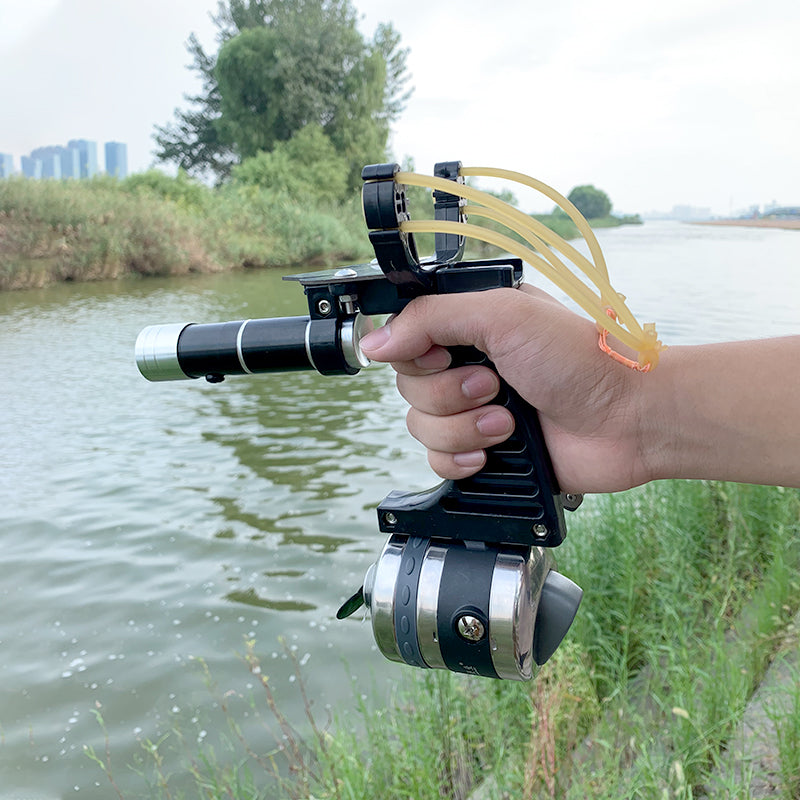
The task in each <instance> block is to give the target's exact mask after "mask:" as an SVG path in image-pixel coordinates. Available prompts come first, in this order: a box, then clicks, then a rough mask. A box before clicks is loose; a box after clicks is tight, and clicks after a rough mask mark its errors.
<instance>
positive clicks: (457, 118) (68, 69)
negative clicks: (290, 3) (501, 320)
mask: <svg viewBox="0 0 800 800" xmlns="http://www.w3.org/2000/svg"><path fill="white" fill-rule="evenodd" d="M354 5H355V6H356V8H357V9H358V10H359V12H360V13H361V14H362V15H363V19H362V23H361V26H362V30H363V32H364V33H365V34H367V35H370V36H371V35H372V33H373V32H374V30H375V27H376V25H377V24H378V23H379V22H382V21H389V22H392V23H393V24H394V26H395V28H396V29H397V30H398V31H399V32H400V34H401V36H402V38H403V43H404V44H405V46H407V47H408V48H410V51H411V52H410V55H409V66H410V73H411V77H410V85H411V86H413V87H414V94H413V96H412V98H411V100H410V102H409V104H408V107H407V109H406V111H405V112H404V114H403V116H402V117H401V119H400V120H398V122H397V123H396V124H395V128H394V133H393V136H392V140H391V145H392V149H393V156H394V157H395V158H396V159H398V160H402V159H403V158H405V157H407V156H410V157H412V158H413V159H414V161H415V163H416V166H417V169H419V170H420V171H427V172H429V171H430V170H431V169H432V167H433V163H434V162H435V161H440V160H450V159H460V160H461V161H463V162H464V163H465V164H466V165H469V166H499V167H506V168H509V169H516V170H520V171H522V172H527V173H528V174H531V175H534V176H535V177H537V178H540V179H542V180H545V181H547V182H549V183H551V184H553V185H554V186H556V188H558V189H560V190H561V191H563V192H565V193H566V192H568V191H569V189H571V188H572V187H573V186H575V185H576V184H580V183H593V184H595V185H596V186H598V187H600V188H602V189H604V190H605V191H606V192H607V193H608V194H609V195H610V197H611V198H612V200H613V201H614V206H615V209H616V210H618V211H623V212H647V211H649V210H654V209H660V210H669V209H670V208H672V206H673V205H676V204H692V205H695V206H706V207H710V208H711V209H712V210H713V211H714V212H715V213H719V214H727V213H729V212H730V211H732V210H738V209H740V208H743V207H745V206H748V205H750V204H755V203H759V204H765V203H770V202H772V201H777V202H778V203H781V204H793V205H800V2H798V0H769V1H767V0H669V2H659V3H656V2H649V3H648V2H643V1H642V0H603V2H600V1H599V0H549V1H548V2H547V3H543V2H541V0H496V2H487V1H486V0H460V2H458V3H451V2H436V3H434V2H431V0H402V1H400V2H398V0H354ZM215 7H216V4H215V0H0V65H2V68H1V69H0V152H6V153H12V154H13V155H14V158H15V165H16V166H17V168H19V157H20V156H21V155H23V154H25V153H27V152H29V151H30V150H32V149H33V148H34V147H37V146H41V145H45V144H61V143H66V141H67V140H68V139H72V138H85V139H91V140H95V141H97V142H98V144H99V150H100V152H102V143H103V142H105V141H108V140H112V139H113V140H117V141H123V142H126V143H127V144H128V155H129V166H130V168H131V169H132V170H134V171H138V170H142V169H145V168H147V167H148V166H149V165H150V164H151V163H152V161H153V157H152V149H153V142H152V138H151V136H152V132H153V126H154V125H156V124H164V123H166V122H167V121H169V120H170V118H171V117H172V112H173V109H174V108H175V107H176V106H182V107H184V106H185V103H184V101H183V94H184V93H186V92H189V93H191V92H193V91H195V90H196V89H197V83H196V82H195V80H194V79H193V74H192V73H191V72H190V71H189V70H187V69H186V65H187V64H188V63H189V60H190V59H189V56H188V54H187V53H186V50H185V47H184V43H185V41H186V39H187V38H188V36H189V34H190V33H191V32H193V31H194V32H196V33H197V34H198V35H199V36H200V38H201V41H203V42H204V43H205V44H206V45H208V49H210V50H212V51H213V50H214V49H215V47H214V31H215V29H214V27H213V25H212V24H211V22H210V20H209V17H208V14H209V11H211V10H213V9H214V8H215ZM101 162H102V155H101ZM520 199H521V200H522V203H523V205H524V206H527V207H528V208H529V210H539V209H541V210H544V209H546V208H549V203H548V202H547V201H539V200H536V199H533V198H532V197H530V198H529V197H527V196H525V195H523V196H521V198H520Z"/></svg>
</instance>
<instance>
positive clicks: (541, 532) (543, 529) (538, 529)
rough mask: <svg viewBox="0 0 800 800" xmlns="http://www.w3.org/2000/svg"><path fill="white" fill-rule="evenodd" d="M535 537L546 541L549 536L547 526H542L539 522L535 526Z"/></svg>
mask: <svg viewBox="0 0 800 800" xmlns="http://www.w3.org/2000/svg"><path fill="white" fill-rule="evenodd" d="M533 535H534V536H536V537H537V538H538V539H544V538H545V536H547V525H542V523H541V522H537V523H536V525H534V526H533Z"/></svg>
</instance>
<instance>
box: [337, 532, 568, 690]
mask: <svg viewBox="0 0 800 800" xmlns="http://www.w3.org/2000/svg"><path fill="white" fill-rule="evenodd" d="M581 595H582V592H581V589H580V588H579V587H578V586H576V585H575V584H574V583H573V582H572V581H571V580H569V579H568V578H566V577H564V576H563V575H561V574H560V573H559V572H556V571H555V561H554V559H553V557H552V555H551V553H550V551H549V550H546V549H545V548H543V547H513V546H508V545H507V546H488V545H485V544H483V543H480V542H458V541H447V540H443V539H427V538H424V537H421V536H411V537H407V536H397V535H392V536H390V537H389V539H388V541H387V542H386V545H385V546H384V548H383V551H382V552H381V554H380V556H379V558H378V560H377V561H376V562H375V564H373V565H372V566H371V567H370V568H369V570H368V571H367V575H366V578H365V580H364V586H363V587H362V588H361V589H360V590H359V591H358V592H357V593H356V594H355V595H354V596H353V597H351V598H350V599H349V600H348V601H347V602H345V604H344V605H343V606H342V607H341V608H340V609H339V612H338V614H337V617H338V618H339V619H342V618H344V617H346V616H349V615H350V614H352V613H353V612H354V611H355V610H356V609H357V608H358V607H360V605H361V603H362V602H363V603H364V604H365V605H366V606H367V608H369V610H370V616H371V619H372V631H373V634H374V636H375V642H376V644H377V645H378V648H379V650H380V651H381V652H382V653H383V655H384V656H386V658H388V659H390V660H391V661H398V662H401V663H405V664H409V665H410V666H413V667H423V668H427V667H430V668H439V669H449V670H451V671H453V672H465V673H469V674H472V675H482V676H484V677H487V678H504V679H508V680H529V679H530V678H532V677H533V674H534V670H535V668H536V667H537V666H541V665H542V664H544V663H545V662H546V661H547V660H548V659H549V658H550V656H551V655H552V654H553V653H554V652H555V650H556V648H557V647H558V645H559V644H560V643H561V640H562V639H563V638H564V636H565V635H566V633H567V631H568V630H569V627H570V625H571V624H572V620H573V618H574V617H575V612H576V611H577V609H578V605H579V603H580V601H581Z"/></svg>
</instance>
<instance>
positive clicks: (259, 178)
mask: <svg viewBox="0 0 800 800" xmlns="http://www.w3.org/2000/svg"><path fill="white" fill-rule="evenodd" d="M347 173H348V165H347V162H346V161H345V159H344V158H343V157H342V156H340V155H338V154H337V153H336V151H335V149H334V147H333V144H332V142H331V140H330V139H329V138H328V137H327V136H326V135H325V134H324V133H323V131H322V128H321V127H320V126H319V125H316V124H312V125H306V127H305V128H301V129H300V130H299V131H298V132H297V133H296V134H295V135H294V136H292V138H291V139H289V140H288V141H286V142H278V143H277V144H276V145H275V148H274V149H273V150H272V151H271V152H264V151H262V152H260V153H258V155H256V156H253V157H252V158H247V159H245V160H244V161H243V162H242V163H241V164H237V165H236V166H235V167H234V168H233V182H234V183H235V184H240V185H244V186H258V187H260V188H262V189H271V190H273V191H283V192H284V193H285V194H286V196H287V197H288V198H290V199H292V200H296V201H304V202H308V201H312V202H314V201H317V200H323V201H340V200H343V199H344V197H345V196H346V195H347V177H348V175H347Z"/></svg>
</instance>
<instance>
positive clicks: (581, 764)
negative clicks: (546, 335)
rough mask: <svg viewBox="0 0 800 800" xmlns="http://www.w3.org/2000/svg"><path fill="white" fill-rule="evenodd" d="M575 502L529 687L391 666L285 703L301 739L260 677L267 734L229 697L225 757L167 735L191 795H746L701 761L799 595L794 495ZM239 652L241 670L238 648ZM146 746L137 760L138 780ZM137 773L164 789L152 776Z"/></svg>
mask: <svg viewBox="0 0 800 800" xmlns="http://www.w3.org/2000/svg"><path fill="white" fill-rule="evenodd" d="M585 506H586V507H585V508H582V509H581V510H580V511H579V512H578V513H577V514H575V515H574V516H572V517H571V523H572V524H571V526H570V536H569V539H568V540H567V542H566V543H565V544H564V545H563V546H562V547H561V548H560V549H559V553H558V555H559V563H560V568H561V569H562V571H564V572H565V573H566V574H567V575H569V576H570V577H572V578H573V579H575V580H576V581H577V582H578V583H579V584H580V585H582V586H583V587H584V589H585V596H584V600H583V604H582V606H581V609H580V611H579V614H578V617H577V620H576V622H575V624H574V626H573V629H572V630H571V632H570V633H569V634H568V637H567V640H566V641H565V643H564V644H563V645H562V646H561V648H559V650H558V651H557V652H556V654H555V655H554V657H553V658H552V659H551V661H550V662H548V664H546V665H545V666H544V667H543V668H542V670H541V671H540V673H539V675H538V677H537V678H536V679H535V681H534V682H532V683H530V684H519V683H513V682H499V681H489V680H485V679H479V678H469V677H466V676H462V675H454V674H451V673H446V672H438V671H431V672H421V671H415V670H411V669H409V670H408V671H407V673H406V675H405V677H404V679H403V680H402V681H401V682H400V684H399V685H398V686H397V687H396V689H395V691H394V693H393V695H392V697H390V698H389V699H388V701H387V698H385V697H382V696H380V695H379V694H377V693H375V692H372V693H368V694H367V695H362V694H361V692H362V691H363V689H361V688H358V689H356V692H357V694H356V702H355V705H356V710H355V711H353V712H350V713H348V714H342V715H340V716H339V717H337V718H336V719H334V720H333V721H332V722H330V723H326V724H325V725H321V724H320V723H318V722H317V721H316V720H315V719H314V718H313V715H312V714H311V704H310V703H308V699H307V698H304V699H305V700H306V708H307V710H308V713H309V718H308V719H309V722H308V725H307V726H306V729H304V731H303V732H302V734H301V733H298V732H297V731H295V730H293V729H291V727H290V726H288V723H287V722H286V720H285V718H284V717H283V715H282V714H281V712H280V710H279V707H278V704H277V702H276V700H275V698H274V696H272V694H271V691H270V688H269V684H268V682H267V681H266V680H264V681H262V682H261V687H260V689H261V694H262V696H261V700H258V698H257V697H256V698H254V699H253V701H252V702H253V704H254V705H260V706H261V707H262V710H263V716H264V718H265V719H272V721H273V723H276V724H277V729H278V730H277V735H276V736H275V737H273V738H271V739H270V741H271V742H274V741H279V742H282V744H281V745H280V746H279V747H278V748H276V749H272V750H270V749H269V748H270V747H273V745H272V744H270V745H269V746H267V745H265V744H259V743H258V742H257V741H256V742H254V741H253V740H250V741H247V740H246V738H245V737H243V736H242V735H240V734H241V729H240V728H239V727H238V724H237V720H236V714H235V712H234V711H232V710H230V709H228V710H227V712H226V713H227V717H226V721H225V722H224V724H223V723H220V725H219V727H220V728H223V727H227V729H228V730H229V731H234V732H235V735H233V736H229V737H228V739H227V741H228V744H229V749H228V750H227V751H225V752H221V751H220V749H219V747H217V748H216V749H214V748H210V747H207V746H200V745H199V743H195V740H194V739H192V737H191V736H186V735H184V734H180V735H179V736H178V735H177V734H176V735H174V736H173V739H175V740H178V739H180V740H181V741H184V742H186V741H192V747H191V748H190V750H189V751H184V755H183V758H184V760H185V763H187V764H188V766H187V768H186V770H185V771H184V776H186V775H188V776H190V777H191V778H192V780H193V781H194V784H193V787H192V791H193V792H194V795H193V796H200V797H209V798H211V797H230V798H245V797H246V798H262V797H263V798H267V797H269V798H276V797H285V798H292V799H293V800H294V799H295V798H309V797H314V798H318V799H321V798H337V800H343V799H344V798H348V800H349V799H351V798H352V799H354V798H373V797H375V798H377V797H380V798H387V799H389V800H392V799H393V798H397V800H400V798H403V799H405V798H408V797H414V798H415V800H426V799H427V798H431V799H433V798H452V800H467V798H471V800H490V798H498V799H500V798H508V797H522V798H531V799H532V798H539V797H545V798H556V797H558V798H561V797H566V798H587V797H591V798H609V799H610V798H620V797H642V798H649V797H653V798H661V797H666V796H669V797H678V798H687V799H688V798H694V797H698V796H702V795H704V794H707V793H708V791H712V796H725V797H731V798H733V797H736V798H740V797H747V796H749V788H748V787H749V782H748V775H747V773H746V771H744V772H742V771H740V772H739V773H738V774H737V775H734V773H725V775H724V778H723V777H720V775H721V773H720V771H719V769H718V768H719V766H720V764H721V763H722V762H723V760H724V757H725V748H726V744H727V742H728V740H729V738H730V736H731V735H732V731H733V730H734V727H735V725H736V724H737V722H738V721H739V720H740V718H741V715H742V712H743V709H744V707H745V705H746V703H747V700H748V698H749V697H750V695H751V693H752V692H753V690H754V688H755V687H756V685H757V684H758V682H759V681H760V679H761V677H762V675H763V673H764V670H765V669H766V666H767V665H768V664H769V661H770V658H771V657H772V654H773V653H774V652H775V650H776V648H777V647H778V644H779V642H780V641H781V635H782V632H783V630H784V629H785V627H786V625H787V623H788V620H789V619H791V617H792V615H793V614H794V613H795V612H796V610H797V607H798V605H800V581H799V580H798V578H797V574H798V572H797V567H798V565H800V536H799V534H800V492H797V491H796V490H784V489H780V488H775V487H755V486H740V485H732V484H717V483H708V482H678V481H676V482H663V483H657V484H653V485H650V486H646V487H642V488H640V489H636V490H632V491H630V492H626V493H622V494H619V495H612V496H605V497H594V498H589V499H588V500H587V503H586V504H585ZM245 663H246V664H247V666H248V668H249V671H250V673H251V675H252V676H256V677H258V676H260V675H261V671H260V666H259V661H258V656H257V653H256V650H255V645H254V644H253V643H250V644H249V645H248V651H247V655H246V657H245ZM298 674H299V667H298ZM209 677H210V676H209ZM297 683H298V685H299V686H300V687H301V691H302V681H298V682H297ZM257 688H258V687H257ZM795 694H796V692H795ZM782 708H783V710H782V711H781V717H780V721H779V724H778V726H777V733H776V741H775V749H776V753H779V754H780V757H781V759H782V763H783V775H784V780H785V783H786V786H785V787H783V792H784V796H795V795H794V794H792V793H793V792H796V786H797V780H798V778H797V774H798V773H797V758H796V742H797V736H798V735H797V731H798V730H800V705H798V703H797V701H796V697H793V701H792V702H790V703H788V704H784V706H783V707H782ZM164 746H165V745H162V747H161V748H160V749H159V748H156V750H155V753H153V752H152V751H151V752H149V753H148V754H146V758H145V759H144V763H143V765H140V767H141V768H143V769H146V762H147V761H149V762H150V770H151V773H152V774H153V775H155V776H156V778H158V775H159V774H160V772H159V770H160V769H161V768H160V766H159V765H160V764H161V763H162V762H163V757H164V753H163V747H164ZM198 765H201V767H202V768H200V767H199V766H198ZM102 768H103V771H104V772H105V773H106V775H107V776H109V778H111V777H112V773H111V769H110V766H109V763H108V762H107V761H106V760H102ZM150 786H151V787H152V788H153V794H152V795H151V796H154V797H168V796H175V794H174V789H171V788H170V785H169V783H167V784H166V785H163V782H161V781H159V780H157V779H155V780H151V781H150ZM709 787H713V789H711V788H709ZM167 792H173V794H172V795H170V794H168V793H167ZM713 792H716V794H714V793H713ZM190 794H191V792H190Z"/></svg>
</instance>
